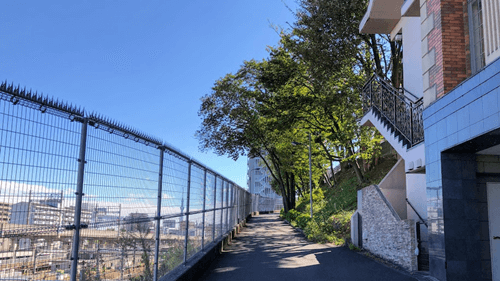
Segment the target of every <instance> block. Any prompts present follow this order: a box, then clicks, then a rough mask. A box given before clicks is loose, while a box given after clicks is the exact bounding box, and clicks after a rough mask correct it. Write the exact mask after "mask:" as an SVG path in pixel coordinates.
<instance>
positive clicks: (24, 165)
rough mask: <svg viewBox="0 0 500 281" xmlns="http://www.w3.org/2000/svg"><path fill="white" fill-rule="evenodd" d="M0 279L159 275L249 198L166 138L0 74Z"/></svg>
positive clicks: (218, 231) (228, 221) (233, 217)
mask: <svg viewBox="0 0 500 281" xmlns="http://www.w3.org/2000/svg"><path fill="white" fill-rule="evenodd" d="M0 125H1V127H0V280H2V279H4V280H5V279H15V280H157V279H158V278H159V277H161V276H163V275H165V274H167V273H168V272H170V271H171V270H172V269H174V268H176V267H177V266H179V265H180V264H182V263H185V262H187V261H189V259H190V258H191V257H193V256H194V255H195V254H196V253H198V252H200V251H202V250H203V249H204V248H205V247H208V246H210V244H211V243H213V242H216V241H218V240H219V239H221V237H222V236H223V235H224V234H226V233H228V231H230V230H232V228H233V227H234V225H235V224H236V223H238V222H240V221H241V220H243V219H244V218H245V217H246V216H247V215H249V214H250V213H251V211H252V209H253V208H255V204H252V201H251V196H250V194H249V193H248V192H246V191H245V190H244V189H242V188H241V187H239V186H237V185H235V184H234V183H233V182H231V181H229V180H227V179H225V178H224V177H222V176H221V175H219V174H217V173H216V172H214V171H212V170H210V169H209V168H207V167H205V166H203V165H202V164H201V163H198V162H197V161H195V160H193V159H191V158H190V157H189V156H186V155H184V154H183V153H181V152H179V151H177V150H175V149H172V148H171V147H169V146H167V145H165V144H164V143H163V142H161V141H159V140H157V139H154V138H151V137H149V136H146V135H144V134H141V133H140V132H138V131H135V130H132V129H130V128H127V127H125V126H123V125H120V124H117V123H115V122H112V121H110V120H107V119H104V118H102V117H100V116H97V115H95V114H86V113H85V112H84V111H82V110H79V109H77V108H75V107H73V106H68V105H64V104H61V103H58V102H54V101H52V100H49V99H46V98H43V97H40V96H38V95H36V94H32V93H31V92H26V91H24V90H21V89H19V88H15V87H13V86H9V85H7V84H5V83H4V84H1V85H0Z"/></svg>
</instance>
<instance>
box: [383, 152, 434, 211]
mask: <svg viewBox="0 0 500 281" xmlns="http://www.w3.org/2000/svg"><path fill="white" fill-rule="evenodd" d="M378 186H379V188H380V191H382V193H383V194H384V196H385V198H387V201H389V203H390V204H391V206H392V208H393V209H394V211H396V213H398V215H399V217H400V218H401V219H403V220H404V219H406V218H407V213H408V212H407V206H406V205H407V204H406V173H405V161H404V160H403V159H399V160H398V162H397V163H396V164H395V165H394V166H393V167H392V169H391V170H390V171H389V173H387V175H386V176H385V177H384V179H382V181H381V182H380V184H379V185H378ZM424 191H425V188H424Z"/></svg>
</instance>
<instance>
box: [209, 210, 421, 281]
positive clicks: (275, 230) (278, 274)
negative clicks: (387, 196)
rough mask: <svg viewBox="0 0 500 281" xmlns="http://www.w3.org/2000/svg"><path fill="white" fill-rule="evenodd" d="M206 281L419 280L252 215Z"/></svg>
mask: <svg viewBox="0 0 500 281" xmlns="http://www.w3.org/2000/svg"><path fill="white" fill-rule="evenodd" d="M201 280H206V281H209V280H214V281H215V280H217V281H221V280H231V281H234V280H238V281H240V280H241V281H243V280H257V281H264V280H286V281H290V280H302V281H308V280H349V281H351V280H353V281H355V280H360V281H361V280H363V281H366V280H381V281H382V280H383V281H391V280H394V281H410V280H411V281H416V280H417V279H415V278H413V277H411V276H410V275H409V274H408V273H405V272H400V271H397V270H394V269H392V268H389V267H387V266H385V265H383V264H380V263H378V262H375V261H373V260H372V259H370V258H368V257H365V256H363V255H361V254H359V253H355V252H353V251H351V250H349V249H348V248H346V247H334V246H331V245H322V244H315V243H311V242H308V241H307V240H306V239H305V238H304V237H303V236H302V234H300V233H298V232H297V231H295V230H294V229H293V228H292V227H291V226H289V225H288V224H286V223H285V222H283V221H281V220H279V219H278V215H277V214H268V215H260V216H257V217H253V218H251V219H250V221H249V222H248V223H247V227H246V228H243V231H242V232H241V233H240V234H239V235H238V236H237V237H236V238H235V239H233V242H232V245H230V246H229V247H228V248H226V249H225V252H224V253H223V254H222V255H221V256H220V257H219V258H218V259H217V260H216V261H215V262H214V263H213V264H212V267H211V268H209V269H207V272H206V273H205V275H204V276H203V278H201Z"/></svg>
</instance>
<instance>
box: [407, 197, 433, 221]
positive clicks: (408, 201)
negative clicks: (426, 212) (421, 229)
mask: <svg viewBox="0 0 500 281" xmlns="http://www.w3.org/2000/svg"><path fill="white" fill-rule="evenodd" d="M406 202H407V203H408V205H410V207H411V208H412V209H413V211H414V212H415V214H417V216H418V218H419V219H420V220H421V221H422V223H423V224H424V225H425V226H426V227H429V226H428V225H427V222H426V221H425V220H424V219H423V218H422V216H420V214H419V213H418V212H417V210H416V209H415V207H413V205H412V204H411V203H410V200H408V198H406Z"/></svg>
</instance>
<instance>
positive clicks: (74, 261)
mask: <svg viewBox="0 0 500 281" xmlns="http://www.w3.org/2000/svg"><path fill="white" fill-rule="evenodd" d="M80 121H81V122H82V132H81V137H80V155H79V158H78V162H79V163H78V178H77V185H76V193H75V194H76V202H75V225H74V226H75V229H74V231H75V232H74V233H73V248H72V251H71V274H70V278H71V281H76V274H77V271H78V248H79V246H80V217H81V211H82V199H83V198H82V197H83V176H84V171H85V162H86V161H85V150H86V146H87V125H88V119H87V118H82V119H81V120H80Z"/></svg>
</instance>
